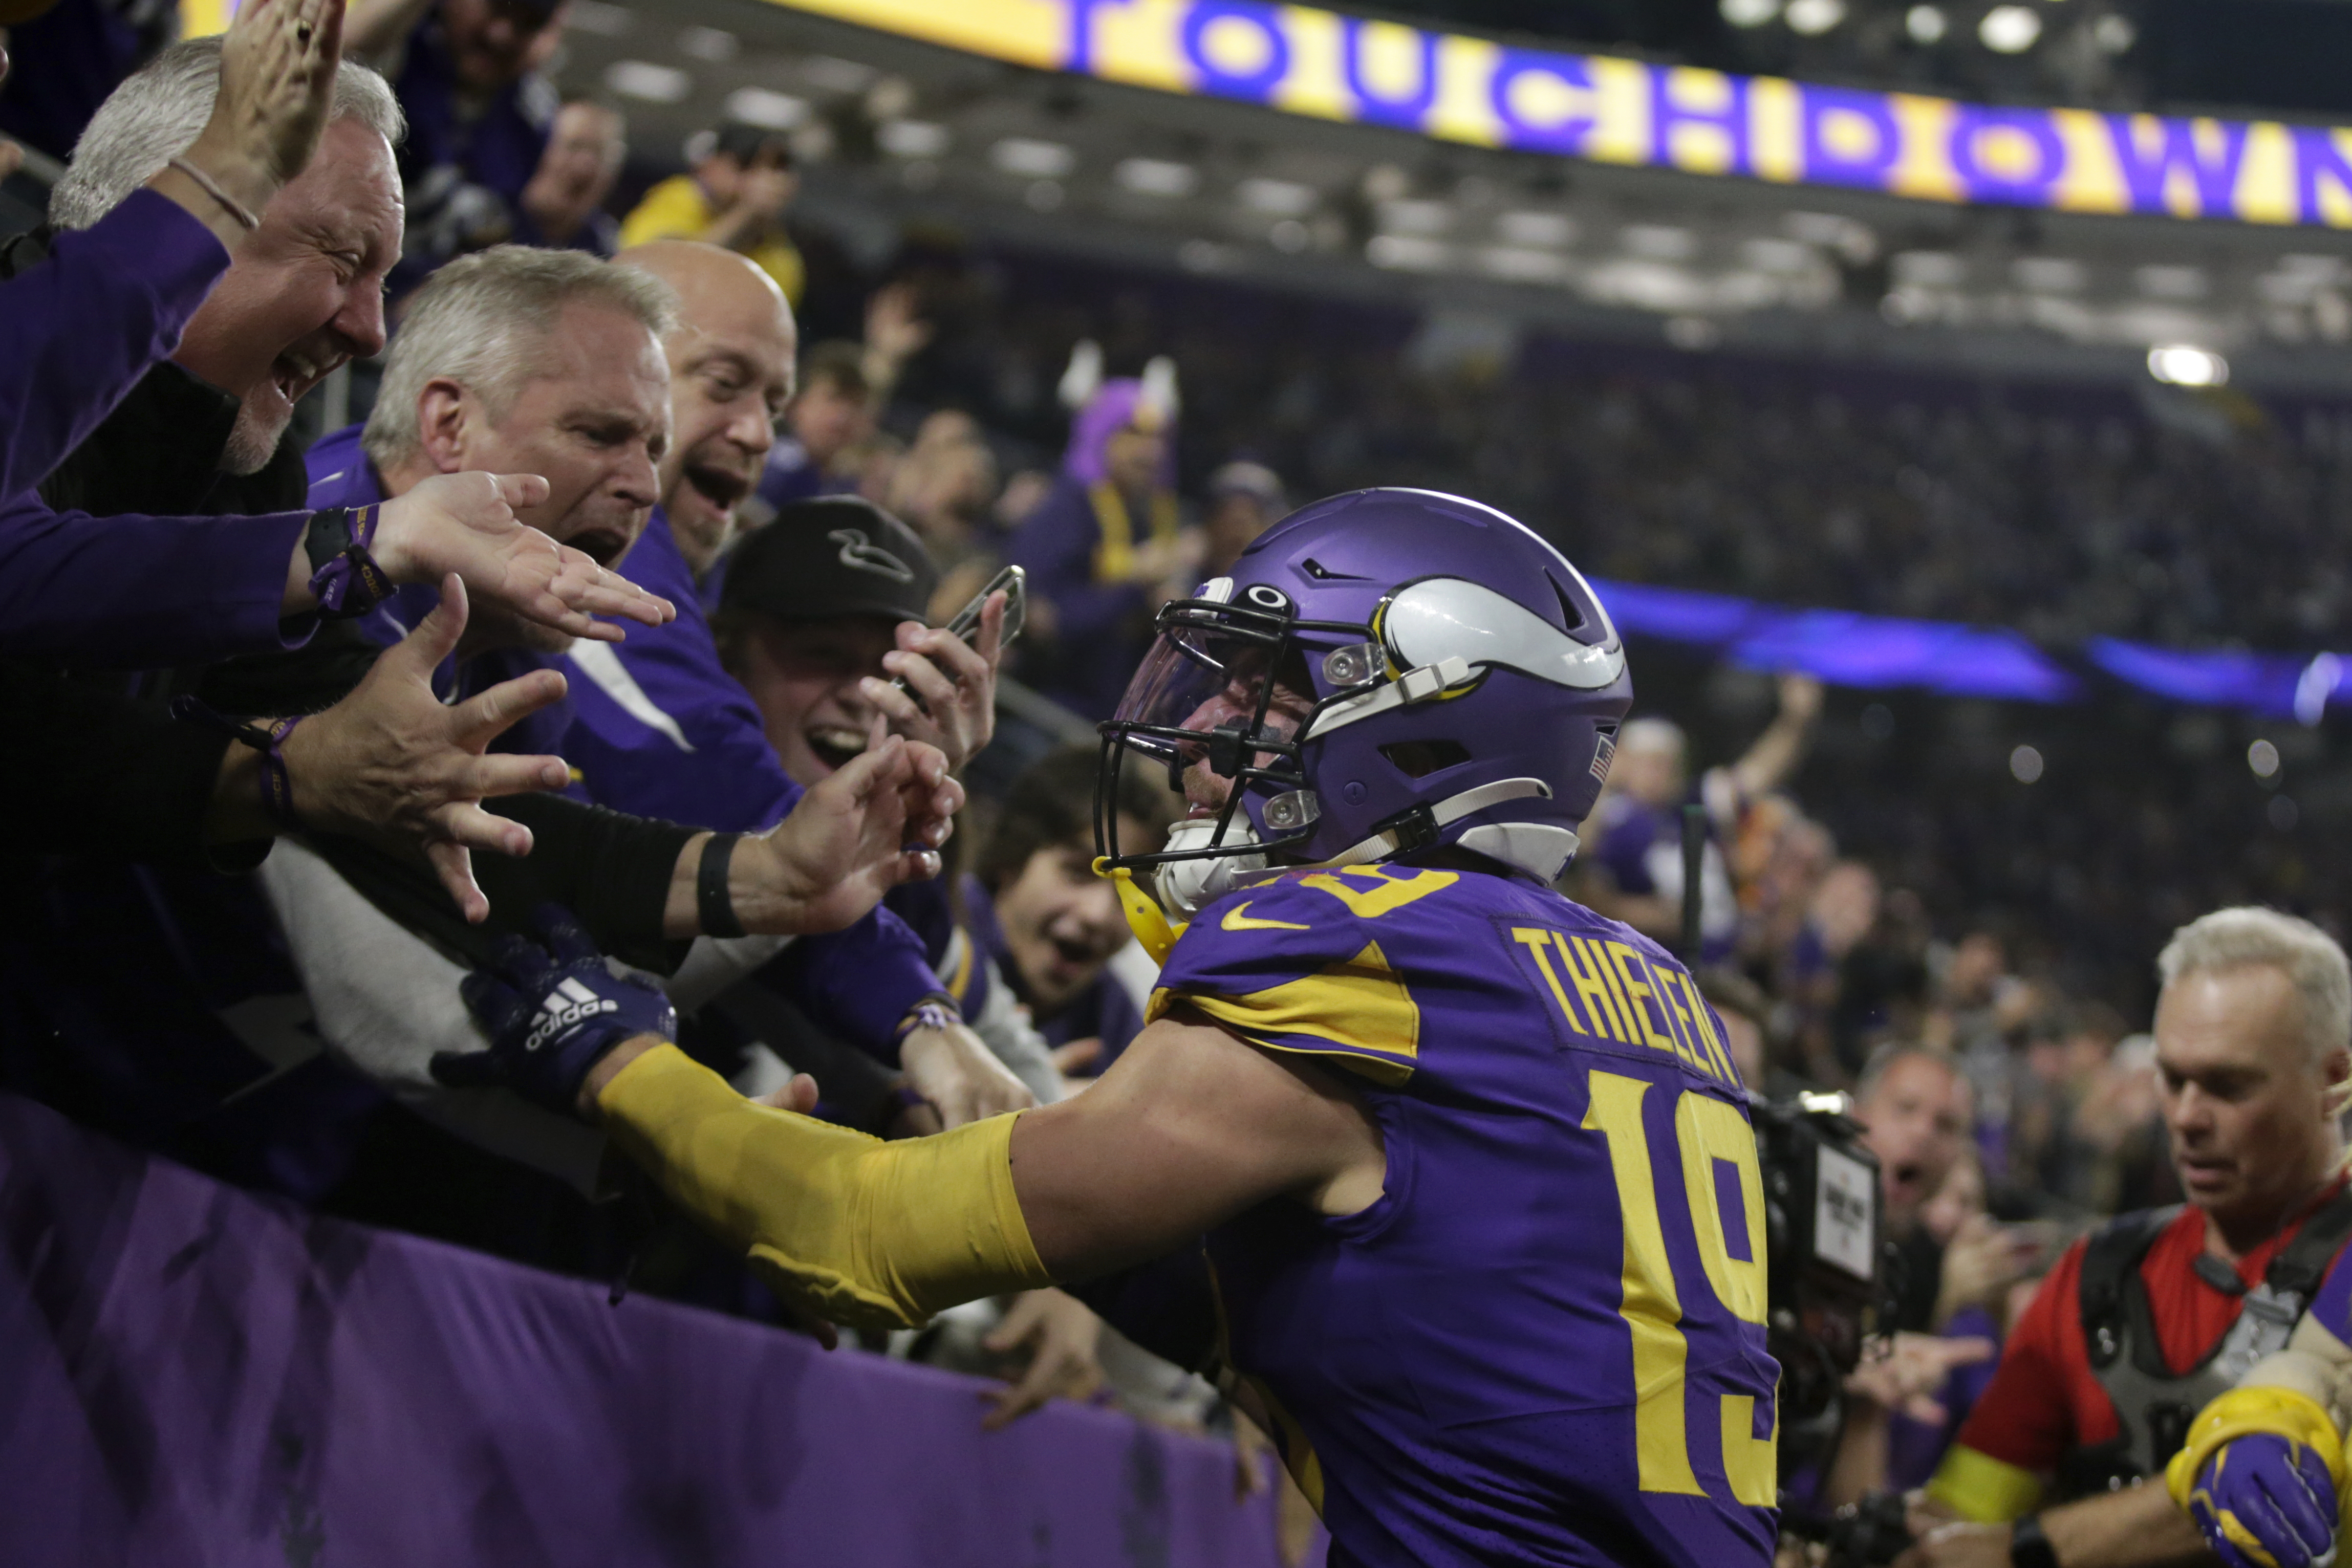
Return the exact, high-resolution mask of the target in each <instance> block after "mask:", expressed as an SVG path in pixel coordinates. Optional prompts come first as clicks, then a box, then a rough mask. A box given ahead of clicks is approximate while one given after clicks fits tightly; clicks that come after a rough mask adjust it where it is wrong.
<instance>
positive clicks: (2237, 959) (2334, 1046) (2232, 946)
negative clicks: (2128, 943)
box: [2156, 905, 2352, 1061]
mask: <svg viewBox="0 0 2352 1568" xmlns="http://www.w3.org/2000/svg"><path fill="white" fill-rule="evenodd" d="M2255 964H2267V965H2269V966H2271V967H2273V968H2275V969H2277V970H2278V971H2279V972H2280V973H2281V974H2283V975H2284V976H2285V977H2287V979H2288V980H2289V981H2290V982H2291V983H2292V984H2293V985H2294V991H2295V995H2296V996H2297V997H2299V998H2302V1000H2303V1030H2304V1039H2305V1041H2306V1042H2307V1043H2308V1044H2309V1046H2310V1048H2311V1055H2312V1060H2313V1061H2326V1059H2327V1057H2328V1055H2329V1054H2330V1053H2331V1052H2334V1051H2342V1050H2344V1049H2345V1048H2346V1047H2347V1045H2352V963H2347V961H2346V959H2345V956H2344V949H2343V948H2342V947H2341V946H2337V945H2336V938H2334V937H2333V936H2329V935H2328V934H2327V933H2326V932H2325V931H2322V930H2321V929H2320V928H2319V927H2318V926H2316V925H2313V924H2312V923H2311V922H2310V921H2308V920H2298V919H2296V918H2295V917H2294V915H2281V914H2280V913H2279V912H2278V911H2277V910H2275V909H2258V908H2255V907H2253V906H2252V905H2242V906H2240V907H2238V908H2235V909H2217V910H2215V911H2213V913H2212V914H2210V915H2200V916H2199V917H2198V918H2197V919H2195V920H2192V921H2190V922H2189V924H2188V925H2184V926H2182V927H2181V928H2180V929H2179V930H2178V931H2176V932H2174V933H2173V934H2172V940H2171V941H2169V942H2168V943H2166V944H2165V945H2164V951H2163V952H2162V953H2160V954H2158V955H2157V959H2156V969H2157V973H2158V975H2160V976H2162V977H2163V978H2164V983H2165V984H2166V985H2167V986H2169V985H2171V984H2172V983H2173V982H2174V981H2175V980H2178V979H2179V978H2180V977H2182V976H2183V975H2194V974H2201V973H2206V972H2209V971H2213V970H2223V969H2240V968H2244V967H2248V966H2250V965H2255Z"/></svg>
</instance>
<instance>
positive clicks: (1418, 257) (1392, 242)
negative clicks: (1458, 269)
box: [1364, 235, 1454, 272]
mask: <svg viewBox="0 0 2352 1568" xmlns="http://www.w3.org/2000/svg"><path fill="white" fill-rule="evenodd" d="M1453 256H1454V252H1453V250H1452V248H1451V247H1450V246H1446V245H1445V244H1444V243H1443V242H1442V241H1439V240H1433V239H1423V238H1420V237H1419V236H1417V235H1373V236H1372V237H1371V240H1370V243H1368V244H1367V245H1366V246H1364V259H1365V260H1366V261H1369V262H1370V263H1371V264H1372V265H1373V266H1374V267H1389V268H1391V269H1393V270H1395V271H1399V272H1435V271H1437V270H1438V269H1439V268H1440V267H1444V266H1445V265H1446V263H1448V262H1449V261H1451V260H1452V259H1453Z"/></svg>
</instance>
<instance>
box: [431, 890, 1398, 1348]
mask: <svg viewBox="0 0 2352 1568" xmlns="http://www.w3.org/2000/svg"><path fill="white" fill-rule="evenodd" d="M538 920H539V924H540V928H541V936H542V939H543V941H544V943H545V946H543V947H542V946H535V945H533V944H530V943H527V942H523V941H521V940H520V939H514V938H510V939H509V942H508V944H507V945H506V947H505V948H504V950H503V951H502V953H501V955H500V957H499V962H498V963H497V964H495V965H493V966H491V967H490V968H488V969H486V970H484V971H482V972H480V973H478V974H476V975H474V976H472V977H468V979H467V982H466V986H465V991H466V1000H467V1005H468V1006H469V1007H470V1008H472V1009H473V1010H474V1013H475V1016H476V1017H477V1019H478V1020H479V1021H480V1022H481V1024H482V1025H483V1027H484V1029H485V1031H486V1032H487V1033H488V1037H489V1040H490V1045H489V1049H488V1051H481V1052H478V1053H474V1054H469V1055H444V1056H441V1057H436V1059H435V1060H434V1063H433V1071H434V1073H435V1076H436V1077H438V1078H440V1079H441V1080H442V1081H443V1082H446V1083H451V1084H457V1085H465V1084H480V1085H488V1084H497V1085H501V1086H504V1087H507V1088H510V1089H513V1090H515V1091H516V1092H520V1093H522V1094H524V1095H526V1096H528V1097H530V1098H531V1099H534V1100H537V1101H539V1102H540V1103H542V1104H546V1105H549V1106H551V1107H553V1108H557V1109H565V1108H569V1109H573V1110H577V1111H580V1112H583V1113H587V1114H591V1115H593V1116H595V1117H597V1118H599V1119H601V1120H602V1121H603V1122H604V1124H605V1126H606V1127H607V1128H608V1129H609V1130H610V1131H611V1133H612V1135H613V1139H614V1143H615V1144H616V1145H618V1146H619V1147H620V1148H621V1149H622V1150H623V1151H624V1152H625V1153H626V1154H627V1155H629V1156H630V1157H631V1158H632V1159H633V1160H635V1162H636V1163H637V1164H638V1165H639V1166H642V1167H644V1169H645V1170H646V1172H647V1173H648V1174H650V1175H651V1176H653V1177H654V1178H655V1179H656V1181H658V1182H659V1183H660V1184H661V1186H662V1187H663V1189H664V1190H665V1191H667V1192H668V1193H669V1195H670V1196H671V1197H673V1198H675V1199H676V1200H677V1202H679V1203H680V1204H681V1205H682V1206H684V1207H686V1208H687V1209H688V1210H689V1211H690V1212H692V1213H693V1214H694V1215H695V1217H696V1218H698V1219H699V1220H700V1221H701V1222H702V1223H703V1224H704V1225H705V1226H707V1227H708V1228H710V1229H711V1230H712V1231H714V1232H716V1233H717V1234H718V1235H719V1237H720V1238H721V1239H724V1240H725V1241H727V1242H728V1243H729V1244H730V1245H731V1246H734V1247H737V1248H739V1249H741V1250H742V1251H743V1252H744V1253H745V1255H746V1256H747V1257H748V1258H749V1259H750V1260H751V1263H752V1265H753V1266H754V1268H755V1269H757V1270H760V1271H761V1274H762V1275H763V1276H764V1277H765V1278H766V1279H767V1281H768V1282H769V1283H770V1284H771V1285H772V1286H773V1287H774V1288H776V1289H777V1290H779V1291H781V1292H782V1295H783V1297H784V1299H785V1300H786V1301H787V1302H788V1303H789V1304H791V1305H793V1306H794V1307H796V1308H798V1309H800V1310H802V1311H804V1312H809V1313H811V1314H813V1315H814V1316H817V1317H821V1318H824V1319H825V1320H826V1321H828V1322H839V1323H846V1324H849V1325H851V1326H853V1327H861V1328H863V1327H908V1326H912V1325H914V1324H916V1323H919V1322H922V1321H923V1320H924V1319H926V1318H928V1317H929V1316H930V1315H931V1314H932V1313H934V1312H939V1311H940V1310H941V1309H943V1308H946V1307H949V1306H952V1305H954V1304H956V1303H957V1302H959V1301H971V1300H972V1299H974V1298H976V1297H979V1296H987V1295H998V1294H1002V1293H1004V1292H1006V1291H1020V1290H1031V1289H1034V1288H1035V1287H1037V1286H1040V1285H1045V1284H1050V1283H1054V1282H1055V1281H1062V1280H1081V1279H1085V1278H1087V1277H1090V1276H1092V1275H1096V1274H1100V1273H1104V1272H1107V1271H1108V1270H1114V1269H1118V1268H1120V1267H1122V1266H1125V1265H1127V1264H1130V1263H1136V1262H1140V1261H1143V1260H1148V1259H1151V1258H1156V1257H1158V1256H1160V1254H1162V1253H1164V1252H1167V1251H1169V1250H1170V1249H1172V1248H1174V1247H1176V1246H1178V1245H1179V1244H1181V1243H1182V1242H1184V1241H1186V1240H1188V1239H1192V1238H1194V1237H1197V1236H1199V1235H1200V1234H1201V1233H1202V1231H1204V1230H1206V1229H1208V1228H1211V1227H1213V1226H1214V1225H1216V1224H1218V1223H1219V1222H1220V1221H1222V1220H1223V1219H1225V1218H1229V1217H1230V1216H1232V1215H1234V1214H1236V1213H1239V1212H1240V1211H1241V1210H1243V1209H1244V1208H1247V1207H1251V1206H1252V1205H1255V1204H1257V1203H1260V1202H1263V1201H1265V1200H1266V1199H1268V1198H1272V1197H1283V1196H1289V1197H1296V1198H1297V1199H1298V1200H1299V1201H1301V1202H1304V1203H1306V1204H1307V1205H1309V1206H1310V1207H1315V1208H1318V1209H1320V1210H1322V1211H1324V1212H1327V1213H1349V1212H1353V1211H1354V1210H1356V1209H1360V1208H1362V1207H1365V1206H1366V1205H1368V1204H1370V1202H1372V1201H1373V1200H1374V1199H1375V1198H1377V1197H1379V1196H1380V1190H1381V1177H1382V1175H1383V1161H1382V1155H1381V1144H1380V1139H1379V1135H1378V1134H1377V1133H1376V1132H1375V1131H1374V1129H1373V1125H1372V1123H1371V1120H1370V1116H1369V1114H1368V1113H1366V1112H1365V1111H1364V1109H1363V1107H1362V1106H1361V1104H1360V1103H1359V1102H1358V1101H1357V1100H1356V1099H1355V1097H1354V1096H1353V1095H1352V1094H1350V1093H1349V1092H1348V1091H1347V1090H1346V1089H1345V1088H1343V1087H1342V1086H1341V1085H1340V1084H1339V1081H1338V1080H1336V1079H1334V1078H1330V1077H1328V1075H1326V1074H1325V1073H1324V1072H1322V1071H1320V1070H1319V1069H1318V1068H1315V1067H1312V1066H1309V1065H1307V1064H1305V1063H1302V1062H1293V1061H1288V1060H1286V1059H1277V1058H1275V1057H1271V1056H1268V1055H1265V1054H1262V1053H1261V1052H1259V1051H1256V1050H1255V1049H1254V1048H1252V1047H1250V1046H1247V1045H1244V1044H1243V1043H1241V1042H1240V1041H1239V1040H1235V1039H1234V1037H1233V1036H1231V1035H1229V1034H1227V1033H1225V1032H1224V1031H1223V1030H1220V1029H1216V1028H1213V1027H1210V1026H1208V1025H1205V1024H1201V1023H1192V1022H1182V1021H1177V1020H1175V1019H1162V1020H1160V1022H1158V1023H1155V1024H1153V1025H1152V1026H1151V1027H1150V1028H1149V1029H1147V1030H1144V1032H1143V1033H1142V1034H1141V1035H1139V1036H1138V1037H1137V1039H1136V1040H1135V1042H1134V1043H1133V1044H1132V1045H1130V1046H1129V1048H1128V1050H1127V1051H1126V1052H1125V1054H1123V1055H1122V1056H1121V1057H1120V1059H1119V1061H1118V1063H1117V1064H1116V1065H1115V1066H1114V1067H1113V1068H1112V1069H1111V1071H1108V1072H1107V1073H1105V1074H1104V1075H1103V1078H1102V1080H1101V1082H1098V1083H1097V1084H1096V1085H1095V1087H1094V1088H1092V1089H1090V1090H1089V1091H1087V1092H1086V1093H1085V1094H1082V1095H1079V1096H1077V1097H1076V1099H1073V1100H1068V1101H1065V1102H1063V1103H1060V1104H1058V1105H1054V1106H1049V1107H1047V1108H1045V1109H1044V1110H1039V1111H1029V1112H1024V1113H1020V1114H1019V1115H1017V1116H1012V1115H1007V1116H992V1117H990V1118H988V1119H987V1120H985V1121H980V1122H974V1123H972V1124H970V1125H968V1126H963V1127H959V1128H957V1129H956V1130H954V1131H953V1132H950V1133H942V1134H939V1135H937V1136H935V1137H929V1138H909V1139H906V1140H904V1141H902V1142H898V1143H893V1144H886V1143H883V1142H881V1141H880V1140H878V1139H875V1138H869V1137H867V1136H866V1135H865V1134H861V1133H853V1132H849V1131H846V1130H845V1129H843V1128H840V1127H835V1126H831V1125H828V1124H825V1123H823V1122H817V1121H814V1120H812V1119H810V1118H809V1117H807V1116H804V1115H801V1114H797V1113H794V1112H793V1111H788V1110H782V1109H779V1108H777V1107H775V1106H772V1105H765V1104H761V1103H756V1102H753V1101H750V1100H746V1099H745V1098H743V1096H741V1095H740V1094H738V1093H737V1092H735V1091H734V1090H733V1089H731V1088H730V1087H729V1086H728V1084H727V1082H726V1081H725V1080H724V1079H721V1078H720V1077H719V1075H718V1074H717V1073H714V1072H712V1071H709V1069H708V1068H705V1067H702V1066H700V1065H699V1064H698V1063H696V1062H695V1061H692V1060H691V1059H689V1058H688V1057H687V1056H686V1055H684V1054H683V1053H682V1052H680V1051H677V1049H676V1047H675V1046H673V1045H672V1044H671V1043H670V1041H671V1039H672V1037H673V1035H674V1032H675V1021H674V1015H673V1014H672V1013H671V1012H670V1010H669V1008H668V1005H667V1001H666V1000H665V999H664V998H662V997H661V996H660V994H659V993H658V992H656V991H655V990H653V989H652V988H650V987H646V986H645V985H643V984H641V983H639V982H637V981H635V980H630V979H622V978H617V977H614V976H613V975H612V974H611V973H609V971H608V970H607V969H606V967H605V966H604V958H603V956H601V955H600V954H598V953H597V952H596V950H595V948H594V946H593V944H591V943H590V941H589V939H588V937H587V934H586V933H585V932H584V931H582V930H581V929H580V927H579V925H577V923H576V922H574V921H573V920H572V918H571V917H570V916H569V915H566V914H565V913H564V912H563V911H562V910H561V909H554V908H549V909H545V910H542V911H541V912H540V914H539V916H538ZM803 1087H805V1085H803ZM810 1098H813V1095H812V1096H810ZM803 1103H805V1102H803Z"/></svg>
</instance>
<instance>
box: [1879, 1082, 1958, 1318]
mask: <svg viewBox="0 0 2352 1568" xmlns="http://www.w3.org/2000/svg"><path fill="white" fill-rule="evenodd" d="M1854 1115H1855V1116H1856V1117H1857V1118H1858V1119H1859V1120H1860V1121H1861V1122H1862V1124H1863V1125H1864V1127H1865V1128H1867V1129H1868V1132H1867V1135H1866V1137H1865V1139H1864V1142H1865V1143H1867V1144H1868V1145H1869V1147H1870V1152H1871V1153H1872V1154H1874V1155H1877V1156H1878V1183H1879V1194H1880V1197H1881V1200H1882V1203H1883V1207H1884V1211H1885V1225H1886V1239H1887V1240H1888V1242H1889V1243H1890V1244H1891V1246H1892V1247H1893V1249H1894V1250H1895V1255H1896V1256H1897V1258H1898V1259H1899V1260H1900V1264H1899V1267H1898V1269H1897V1270H1896V1273H1895V1311H1894V1313H1893V1317H1892V1323H1891V1326H1892V1327H1894V1328H1896V1329H1905V1330H1910V1331H1913V1332H1925V1331H1927V1330H1928V1329H1931V1328H1933V1327H1934V1326H1935V1316H1936V1301H1937V1295H1938V1294H1939V1292H1940V1291H1941V1290H1942V1288H1943V1262H1944V1248H1943V1245H1942V1243H1940V1242H1939V1241H1937V1239H1936V1237H1935V1235H1934V1234H1933V1233H1932V1232H1931V1231H1930V1230H1929V1229H1928V1228H1927V1225H1926V1223H1925V1216H1926V1210H1927V1200H1928V1199H1929V1198H1930V1197H1934V1196H1935V1194H1936V1193H1937V1190H1938V1189H1939V1188H1941V1187H1942V1186H1943V1185H1944V1182H1945V1180H1946V1178H1947V1177H1948V1176H1950V1175H1951V1171H1952V1167H1953V1166H1955V1165H1958V1163H1959V1161H1960V1159H1961V1158H1962V1156H1963V1155H1965V1154H1966V1152H1967V1149H1968V1134H1969V1086H1968V1080H1967V1079H1966V1078H1964V1077H1963V1076H1962V1075H1961V1073H1960V1071H1959V1068H1958V1064H1956V1063H1955V1062H1954V1061H1952V1060H1951V1058H1950V1057H1949V1056H1948V1055H1947V1054H1945V1053H1944V1052H1942V1051H1932V1050H1929V1049H1927V1048H1926V1047H1924V1046H1916V1045H1889V1046H1885V1047H1882V1048H1881V1049H1880V1050H1879V1051H1878V1052H1877V1053H1876V1054H1875V1055H1874V1056H1873V1057H1872V1058H1871V1059H1870V1061H1869V1063H1868V1064H1867V1065H1865V1066H1864V1068H1863V1070H1862V1078H1861V1081H1860V1082H1858V1083H1857V1084H1856V1085H1855V1086H1854Z"/></svg>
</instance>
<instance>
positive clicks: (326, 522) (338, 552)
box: [302, 506, 393, 621]
mask: <svg viewBox="0 0 2352 1568" xmlns="http://www.w3.org/2000/svg"><path fill="white" fill-rule="evenodd" d="M382 517H383V507H377V506H367V507H328V508H327V509H326V510H325V511H322V512H313V513H312V514H310V529H309V531H307V532H306V533H304V534H303V536H302V549H303V550H304V552H305V553H307V554H308V555H309V556H310V593H311V596H312V597H313V598H315V599H317V600H318V601H319V609H318V616H319V619H320V620H321V621H350V620H352V619H354V618H356V617H358V616H362V615H364V614H366V613H367V612H369V611H371V610H373V609H374V608H375V607H376V606H377V605H379V604H381V603H383V601H385V600H387V599H389V598H391V597H392V591H393V582H392V580H391V579H390V578H388V577H386V576H385V575H384V574H383V568H382V567H380V566H378V565H377V564H376V562H375V558H374V557H373V556H372V555H370V554H368V547H369V546H370V545H372V544H373V543H374V542H375V528H376V524H377V522H378V521H380V520H381V519H382Z"/></svg>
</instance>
